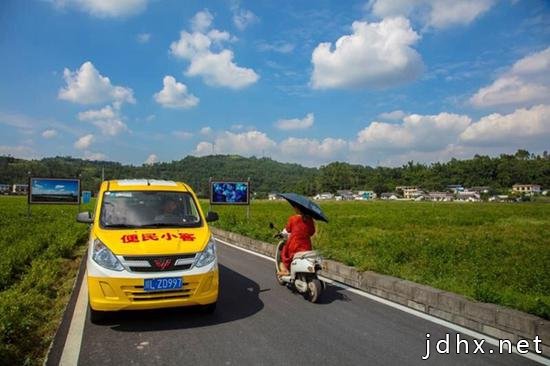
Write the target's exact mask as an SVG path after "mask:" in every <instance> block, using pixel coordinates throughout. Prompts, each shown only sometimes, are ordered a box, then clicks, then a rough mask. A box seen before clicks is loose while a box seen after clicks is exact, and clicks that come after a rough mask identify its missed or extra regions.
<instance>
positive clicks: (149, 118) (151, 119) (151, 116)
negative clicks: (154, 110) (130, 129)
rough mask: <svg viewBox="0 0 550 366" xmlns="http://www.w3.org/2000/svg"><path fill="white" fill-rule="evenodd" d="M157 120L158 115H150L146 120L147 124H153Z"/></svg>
mask: <svg viewBox="0 0 550 366" xmlns="http://www.w3.org/2000/svg"><path fill="white" fill-rule="evenodd" d="M156 118H157V116H156V115H154V114H150V115H148V116H147V117H145V120H146V121H147V122H153V121H154V120H155V119H156Z"/></svg>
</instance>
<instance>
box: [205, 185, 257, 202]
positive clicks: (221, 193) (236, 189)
mask: <svg viewBox="0 0 550 366" xmlns="http://www.w3.org/2000/svg"><path fill="white" fill-rule="evenodd" d="M210 204H212V205H248V204H250V184H249V182H228V181H211V182H210Z"/></svg>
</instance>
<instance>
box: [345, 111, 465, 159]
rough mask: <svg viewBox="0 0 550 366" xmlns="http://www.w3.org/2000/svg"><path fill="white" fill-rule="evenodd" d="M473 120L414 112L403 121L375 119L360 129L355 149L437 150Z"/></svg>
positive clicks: (451, 141)
mask: <svg viewBox="0 0 550 366" xmlns="http://www.w3.org/2000/svg"><path fill="white" fill-rule="evenodd" d="M470 123H471V119H470V118H469V117H467V116H463V115H458V114H451V113H440V114H438V115H428V116H423V115H418V114H411V115H409V116H406V117H405V118H403V123H400V124H391V123H385V122H372V123H371V124H370V125H369V126H368V127H367V128H365V129H363V130H362V131H359V133H358V135H357V142H356V143H355V144H354V149H356V150H361V149H380V150H418V151H434V150H438V149H441V148H443V147H445V146H447V145H448V144H450V143H453V142H455V141H456V140H457V137H458V135H459V134H460V133H461V132H462V131H464V130H465V129H466V128H467V127H468V126H469V125H470Z"/></svg>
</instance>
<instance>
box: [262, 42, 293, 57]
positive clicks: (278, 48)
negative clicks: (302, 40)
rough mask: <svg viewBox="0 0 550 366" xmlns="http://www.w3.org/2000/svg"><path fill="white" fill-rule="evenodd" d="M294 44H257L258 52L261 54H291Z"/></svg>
mask: <svg viewBox="0 0 550 366" xmlns="http://www.w3.org/2000/svg"><path fill="white" fill-rule="evenodd" d="M294 48H295V46H294V44H292V43H289V42H283V41H278V42H274V43H265V42H261V43H259V44H258V50H260V51H262V52H266V51H273V52H278V53H285V54H286V53H291V52H292V51H294Z"/></svg>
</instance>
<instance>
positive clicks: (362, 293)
mask: <svg viewBox="0 0 550 366" xmlns="http://www.w3.org/2000/svg"><path fill="white" fill-rule="evenodd" d="M216 241H219V242H220V243H223V244H225V245H227V246H230V247H232V248H235V249H238V250H241V251H243V252H246V253H249V254H252V255H255V256H257V257H260V258H263V259H267V260H269V261H271V262H275V259H274V258H272V257H268V256H267V255H264V254H260V253H256V252H254V251H252V250H249V249H245V248H241V247H239V246H237V245H234V244H230V243H228V242H226V241H225V240H221V239H218V238H216ZM319 278H321V279H322V280H323V281H325V282H327V283H330V284H332V285H334V286H338V287H340V288H343V289H345V290H347V291H349V292H352V293H354V294H356V295H359V296H363V297H366V298H368V299H370V300H374V301H377V302H379V303H382V304H384V305H387V306H390V307H392V308H394V309H398V310H401V311H404V312H406V313H408V314H411V315H414V316H416V317H419V318H422V319H425V320H427V321H429V322H432V323H434V324H438V325H441V326H444V327H446V328H449V329H452V330H454V331H456V332H458V333H461V334H466V335H468V336H470V337H472V338H476V339H478V340H479V339H485V341H486V342H487V343H489V344H492V345H493V346H497V347H498V345H499V341H498V339H496V338H493V337H490V336H488V335H486V334H483V333H479V332H476V331H474V330H470V329H467V328H464V327H461V326H460V325H457V324H454V323H450V322H448V321H446V320H443V319H439V318H436V317H434V316H432V315H430V314H426V313H423V312H421V311H418V310H414V309H411V308H409V307H406V306H404V305H401V304H397V303H394V302H391V301H389V300H386V299H384V298H381V297H378V296H375V295H372V294H369V293H368V292H365V291H362V290H359V289H356V288H353V287H350V286H348V285H346V284H343V283H341V282H337V281H334V280H331V279H330V278H326V277H323V276H319ZM503 348H504V349H506V347H503ZM512 352H513V353H515V354H517V355H519V356H522V357H525V358H527V359H529V360H532V361H535V362H538V363H541V364H543V365H550V359H548V358H545V357H542V356H539V355H538V354H535V353H532V352H531V351H529V353H526V354H521V353H519V352H517V349H516V348H515V347H512Z"/></svg>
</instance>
